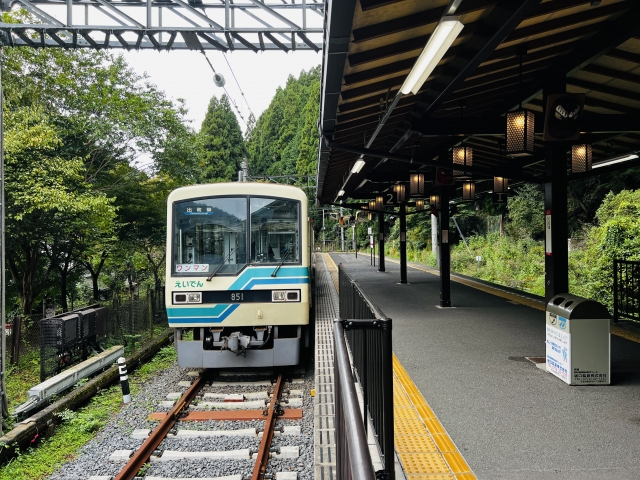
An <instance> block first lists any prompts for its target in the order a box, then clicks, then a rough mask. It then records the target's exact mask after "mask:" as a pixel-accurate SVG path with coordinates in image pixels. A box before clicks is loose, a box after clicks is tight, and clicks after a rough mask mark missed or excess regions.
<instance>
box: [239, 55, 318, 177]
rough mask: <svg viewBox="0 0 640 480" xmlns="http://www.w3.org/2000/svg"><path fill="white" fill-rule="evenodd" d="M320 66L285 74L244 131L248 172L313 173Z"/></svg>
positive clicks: (315, 154)
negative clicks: (295, 76) (265, 107)
mask: <svg viewBox="0 0 640 480" xmlns="http://www.w3.org/2000/svg"><path fill="white" fill-rule="evenodd" d="M319 105H320V66H318V67H316V68H313V69H311V70H309V71H308V72H305V71H302V72H301V73H300V76H299V77H298V78H294V77H293V76H289V78H288V79H287V84H286V85H285V87H284V88H278V90H277V91H276V94H275V95H274V97H273V100H271V103H270V104H269V108H267V109H266V110H265V111H264V112H263V113H262V115H260V118H259V119H258V120H257V121H256V122H255V125H253V123H252V122H251V121H250V124H249V126H250V128H249V129H248V130H247V135H246V140H247V150H248V153H249V159H250V164H249V167H250V171H251V174H252V175H315V173H316V162H317V156H318V131H317V126H316V125H317V121H318V113H319V109H320V107H319Z"/></svg>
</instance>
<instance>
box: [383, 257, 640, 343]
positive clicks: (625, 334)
mask: <svg viewBox="0 0 640 480" xmlns="http://www.w3.org/2000/svg"><path fill="white" fill-rule="evenodd" d="M387 260H388V261H391V262H393V263H400V262H398V261H397V260H394V259H389V258H388V259H387ZM407 266H409V267H411V268H414V269H416V270H421V271H423V272H426V273H431V274H433V275H439V272H438V271H437V270H435V269H432V268H429V267H418V266H415V265H407ZM451 280H453V281H454V282H458V283H462V284H464V285H467V286H469V287H471V288H475V289H476V290H481V291H483V292H487V293H490V294H492V295H495V296H496V297H501V298H505V299H507V300H510V301H512V302H517V303H520V304H522V305H525V306H527V307H531V308H535V309H536V310H540V311H543V312H544V311H545V305H544V303H543V302H540V301H538V300H534V299H531V298H527V297H523V296H520V295H518V294H516V293H511V292H507V291H505V290H502V289H500V288H494V287H490V286H488V285H484V284H482V283H478V282H474V281H473V280H467V279H466V278H461V277H458V276H456V275H451ZM611 333H612V334H613V335H617V336H618V337H622V338H626V339H627V340H631V341H632V342H636V343H640V334H639V333H636V332H632V331H629V330H626V329H624V328H622V327H620V326H618V325H611Z"/></svg>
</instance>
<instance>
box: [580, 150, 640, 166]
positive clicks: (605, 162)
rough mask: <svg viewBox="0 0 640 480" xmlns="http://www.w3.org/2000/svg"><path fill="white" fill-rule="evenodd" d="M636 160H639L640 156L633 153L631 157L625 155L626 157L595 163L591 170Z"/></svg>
mask: <svg viewBox="0 0 640 480" xmlns="http://www.w3.org/2000/svg"><path fill="white" fill-rule="evenodd" d="M636 158H639V157H638V155H636V154H635V153H632V154H631V155H625V156H624V157H616V158H610V159H608V160H601V161H600V162H596V163H594V164H593V166H592V167H591V168H600V167H606V166H607V165H614V164H616V163H622V162H627V161H629V160H635V159H636Z"/></svg>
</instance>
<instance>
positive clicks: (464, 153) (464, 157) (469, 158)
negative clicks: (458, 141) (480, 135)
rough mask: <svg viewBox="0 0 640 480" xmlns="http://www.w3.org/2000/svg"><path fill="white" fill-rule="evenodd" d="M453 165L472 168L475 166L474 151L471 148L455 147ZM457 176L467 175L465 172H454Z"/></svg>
mask: <svg viewBox="0 0 640 480" xmlns="http://www.w3.org/2000/svg"><path fill="white" fill-rule="evenodd" d="M453 165H454V166H455V165H462V166H464V167H471V166H472V165H473V149H472V148H471V147H465V146H464V145H463V146H461V147H454V149H453ZM453 174H454V175H455V176H458V177H459V176H461V175H465V171H464V170H454V171H453Z"/></svg>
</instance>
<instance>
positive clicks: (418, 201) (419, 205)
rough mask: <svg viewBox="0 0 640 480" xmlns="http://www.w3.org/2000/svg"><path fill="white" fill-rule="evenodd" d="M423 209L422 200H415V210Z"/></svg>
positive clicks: (420, 210)
mask: <svg viewBox="0 0 640 480" xmlns="http://www.w3.org/2000/svg"><path fill="white" fill-rule="evenodd" d="M423 210H424V200H422V199H419V200H416V212H422V211H423Z"/></svg>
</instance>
